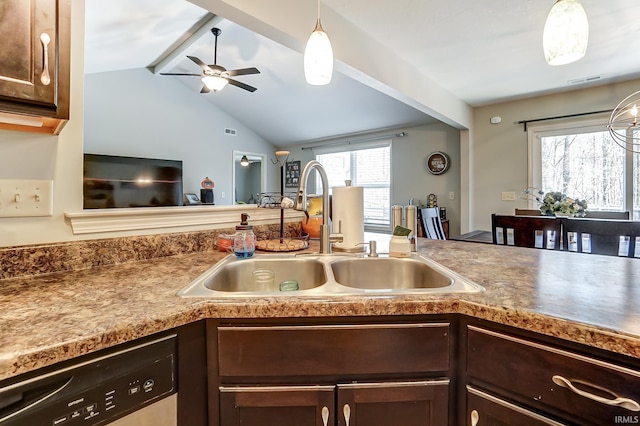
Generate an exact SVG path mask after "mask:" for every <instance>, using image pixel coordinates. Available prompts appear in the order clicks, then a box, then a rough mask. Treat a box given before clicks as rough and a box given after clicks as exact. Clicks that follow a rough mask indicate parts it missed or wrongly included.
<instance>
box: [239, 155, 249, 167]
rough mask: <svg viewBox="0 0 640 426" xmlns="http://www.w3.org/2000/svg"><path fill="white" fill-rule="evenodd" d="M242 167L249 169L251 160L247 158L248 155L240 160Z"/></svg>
mask: <svg viewBox="0 0 640 426" xmlns="http://www.w3.org/2000/svg"><path fill="white" fill-rule="evenodd" d="M240 165H241V166H242V167H247V166H248V165H249V159H248V158H247V156H246V155H243V156H242V158H241V159H240Z"/></svg>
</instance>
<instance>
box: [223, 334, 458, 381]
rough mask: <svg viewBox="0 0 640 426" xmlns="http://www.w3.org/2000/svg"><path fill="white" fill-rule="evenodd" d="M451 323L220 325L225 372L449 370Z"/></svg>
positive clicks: (238, 374) (279, 374) (315, 373)
mask: <svg viewBox="0 0 640 426" xmlns="http://www.w3.org/2000/svg"><path fill="white" fill-rule="evenodd" d="M449 335H450V332H449V324H448V323H434V324H375V325H318V326H273V327H233V326H229V327H218V368H219V375H220V376H221V377H267V376H269V377H282V376H318V375H340V376H345V375H359V374H405V373H418V374H420V373H425V372H437V371H443V372H444V371H447V370H448V368H449Z"/></svg>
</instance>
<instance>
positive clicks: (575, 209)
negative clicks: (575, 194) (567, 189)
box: [523, 188, 587, 217]
mask: <svg viewBox="0 0 640 426" xmlns="http://www.w3.org/2000/svg"><path fill="white" fill-rule="evenodd" d="M523 195H525V196H526V197H527V198H533V199H534V200H536V201H537V202H538V203H540V207H539V208H540V212H541V213H542V214H543V215H545V216H556V215H569V216H578V217H583V216H585V214H586V210H587V201H586V200H580V199H578V198H571V197H567V196H566V195H565V194H563V193H562V192H558V191H550V192H547V193H546V194H545V193H544V192H543V191H541V190H536V189H535V188H527V189H525V190H524V191H523Z"/></svg>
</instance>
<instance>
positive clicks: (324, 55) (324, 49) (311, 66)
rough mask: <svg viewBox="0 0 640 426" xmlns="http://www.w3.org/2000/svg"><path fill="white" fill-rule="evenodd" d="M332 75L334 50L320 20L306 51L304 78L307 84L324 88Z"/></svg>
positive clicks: (310, 37)
mask: <svg viewBox="0 0 640 426" xmlns="http://www.w3.org/2000/svg"><path fill="white" fill-rule="evenodd" d="M332 74H333V49H332V48H331V42H330V41H329V36H327V33H325V32H324V30H323V29H322V25H320V19H318V22H317V24H316V27H315V29H314V30H313V32H312V33H311V36H309V40H308V41H307V47H306V48H305V49H304V77H305V79H306V80H307V83H309V84H311V85H314V86H322V85H325V84H329V83H330V82H331V75H332Z"/></svg>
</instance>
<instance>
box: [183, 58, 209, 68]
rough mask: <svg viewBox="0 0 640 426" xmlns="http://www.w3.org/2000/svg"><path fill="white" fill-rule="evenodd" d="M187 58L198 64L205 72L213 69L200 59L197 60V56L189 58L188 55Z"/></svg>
mask: <svg viewBox="0 0 640 426" xmlns="http://www.w3.org/2000/svg"><path fill="white" fill-rule="evenodd" d="M187 58H189V59H191V60H192V61H193V62H195V63H196V64H198V65H200V68H202V69H203V70H205V71H211V68H209V65H207V64H205V63H204V62H202V61H201V60H200V58H196V57H195V56H189V55H187Z"/></svg>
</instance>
